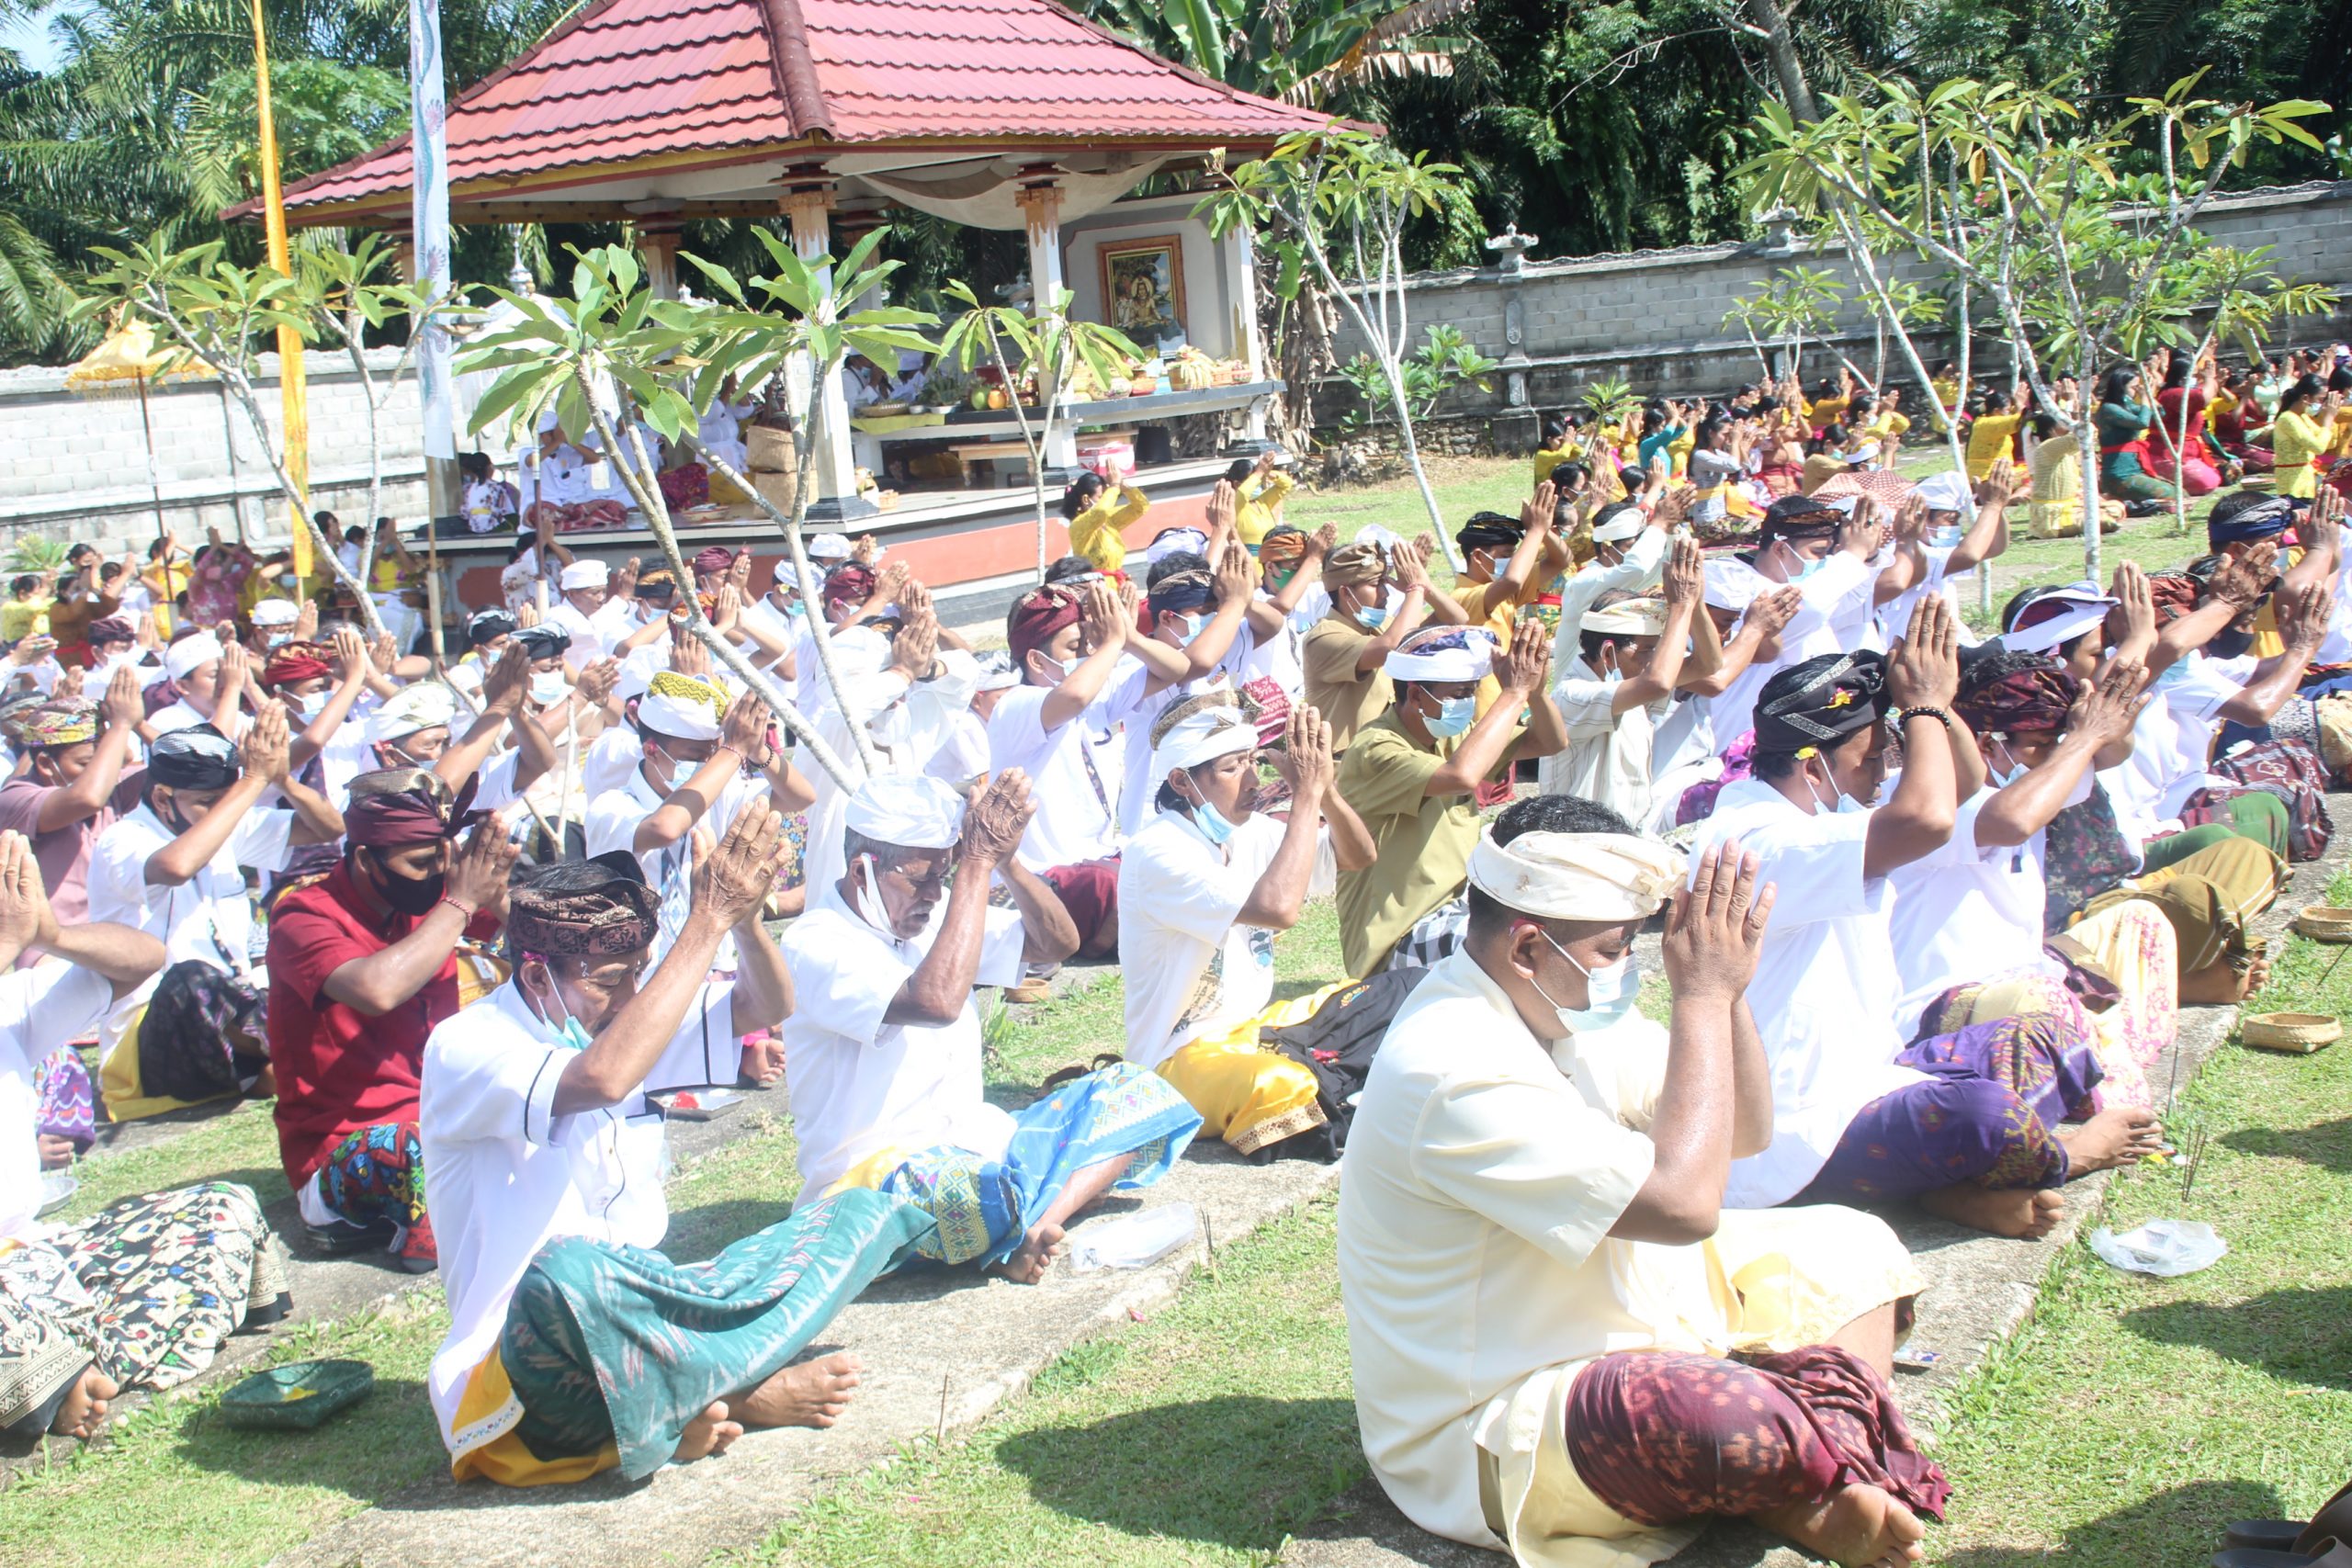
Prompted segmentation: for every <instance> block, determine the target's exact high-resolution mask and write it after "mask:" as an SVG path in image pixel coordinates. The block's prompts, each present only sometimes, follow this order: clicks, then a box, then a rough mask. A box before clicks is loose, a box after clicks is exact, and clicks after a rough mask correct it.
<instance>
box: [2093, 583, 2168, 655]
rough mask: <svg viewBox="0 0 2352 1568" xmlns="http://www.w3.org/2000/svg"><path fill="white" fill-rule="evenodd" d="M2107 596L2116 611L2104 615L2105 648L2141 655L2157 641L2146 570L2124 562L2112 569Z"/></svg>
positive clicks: (2151, 597)
mask: <svg viewBox="0 0 2352 1568" xmlns="http://www.w3.org/2000/svg"><path fill="white" fill-rule="evenodd" d="M2108 592H2109V593H2110V594H2111V595H2113V597H2114V599H2115V608H2113V609H2112V610H2109V612H2108V613H2107V624H2106V626H2105V631H2106V633H2107V640H2108V645H2109V647H2111V648H2118V649H2133V650H2136V651H2138V652H2140V653H2143V654H2144V653H2145V652H2146V651H2147V649H2150V648H2152V647H2154V645H2155V640H2156V596H2155V591H2154V589H2151V588H2150V587H2149V586H2148V574H2147V572H2146V570H2143V568H2142V567H2141V565H2140V563H2139V562H2138V561H2130V560H2127V561H2125V562H2124V563H2123V564H2122V565H2120V566H2119V567H2117V568H2116V569H2115V581H2114V583H2113V584H2112V585H2111V586H2110V587H2109V590H2108Z"/></svg>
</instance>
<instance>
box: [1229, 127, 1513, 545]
mask: <svg viewBox="0 0 2352 1568" xmlns="http://www.w3.org/2000/svg"><path fill="white" fill-rule="evenodd" d="M1461 173H1462V171H1461V170H1460V169H1459V168H1457V167H1455V166H1454V165H1453V164H1433V163H1430V161H1429V160H1428V157H1427V155H1426V154H1423V153H1418V152H1417V153H1414V154H1412V155H1411V156H1409V157H1408V156H1407V155H1406V154H1405V153H1404V152H1399V151H1398V150H1397V149H1396V148H1395V147H1392V146H1390V145H1389V144H1388V143H1387V142H1385V141H1382V140H1380V138H1378V137H1376V136H1373V135H1369V134H1367V133H1366V132H1363V131H1360V130H1349V129H1347V128H1346V127H1344V126H1342V125H1341V124H1340V123H1339V122H1338V121H1336V120H1335V121H1333V122H1332V123H1331V124H1330V125H1329V126H1328V127H1326V128H1324V129H1323V130H1305V131H1298V132H1296V133H1295V134H1293V135H1290V136H1286V137H1284V138H1283V140H1282V141H1280V142H1279V143H1277V144H1276V145H1275V147H1274V150H1273V151H1272V152H1269V153H1268V154H1267V155H1266V156H1265V157H1263V158H1260V159H1257V160H1255V161H1254V162H1251V163H1248V164H1242V165H1241V166H1240V167H1239V168H1238V169H1235V170H1234V171H1232V184H1231V188H1229V189H1227V190H1224V191H1221V192H1219V193H1217V194H1216V195H1214V196H1211V197H1206V198H1205V199H1204V200H1203V201H1202V202H1201V203H1200V205H1199V206H1198V207H1197V208H1195V209H1194V211H1195V212H1196V213H1198V214H1200V215H1202V216H1204V217H1205V218H1206V219H1207V220H1208V223H1209V229H1210V231H1211V232H1213V233H1216V234H1223V233H1225V232H1226V231H1228V230H1229V229H1231V228H1232V227H1233V226H1234V225H1235V224H1237V223H1246V224H1248V225H1250V228H1251V229H1252V230H1253V231H1256V232H1258V233H1261V234H1264V235H1267V236H1269V238H1268V240H1267V242H1266V243H1267V244H1268V247H1269V248H1270V249H1271V250H1272V251H1273V252H1274V253H1275V254H1276V255H1277V257H1278V258H1279V259H1280V261H1281V263H1282V270H1281V274H1280V276H1279V278H1278V280H1277V282H1276V285H1275V288H1276V292H1277V293H1280V294H1282V295H1283V297H1284V298H1291V297H1294V296H1295V295H1296V293H1297V291H1298V288H1299V284H1300V281H1301V275H1302V273H1303V272H1312V273H1313V274H1314V275H1315V276H1316V277H1317V278H1318V279H1320V280H1321V282H1322V285H1323V288H1325V290H1326V291H1328V292H1329V295H1330V296H1331V297H1332V298H1333V299H1337V300H1338V301H1339V303H1340V309H1341V310H1344V311H1345V312H1346V313H1347V316H1348V319H1349V320H1350V321H1353V322H1354V323H1355V325H1356V331H1357V332H1358V333H1361V334H1362V335H1363V341H1364V345H1365V347H1366V349H1367V350H1368V351H1369V352H1370V354H1371V355H1372V358H1373V359H1374V363H1375V365H1376V367H1377V370H1378V378H1379V383H1380V384H1381V385H1382V386H1383V387H1385V390H1386V396H1387V400H1388V406H1389V412H1391V413H1392V414H1394V415H1395V417H1396V420H1397V446H1398V449H1399V450H1400V451H1401V452H1402V453H1403V454H1404V457H1405V463H1406V466H1407V467H1408V468H1411V469H1412V472H1413V482H1414V483H1415V484H1416V485H1418V486H1419V487H1420V491H1421V502H1422V504H1423V505H1425V506H1426V507H1427V508H1428V509H1429V515H1430V533H1431V534H1432V535H1433V536H1435V537H1436V538H1437V539H1438V540H1439V541H1440V543H1441V544H1442V545H1443V546H1444V547H1445V549H1446V552H1447V555H1448V557H1449V558H1451V556H1452V554H1453V548H1452V546H1451V545H1450V544H1448V543H1446V528H1445V517H1444V514H1443V513H1441V512H1440V511H1439V510H1438V504H1437V492H1436V491H1433V490H1432V489H1430V479H1429V475H1428V473H1427V472H1426V471H1424V470H1423V468H1422V467H1421V450H1420V444H1419V440H1418V439H1417V438H1416V437H1415V434H1414V429H1413V423H1414V422H1413V409H1412V399H1411V394H1410V391H1409V389H1408V386H1407V384H1406V371H1405V357H1406V355H1407V354H1408V351H1409V350H1410V349H1411V347H1412V332H1411V323H1410V321H1408V318H1407V311H1406V294H1405V279H1406V276H1407V274H1406V268H1405V229H1406V227H1407V225H1408V224H1410V223H1411V222H1413V221H1414V220H1416V219H1419V218H1422V217H1425V216H1429V215H1431V214H1438V213H1442V212H1444V211H1447V210H1450V209H1453V208H1454V207H1455V206H1457V205H1458V204H1460V203H1462V202H1464V201H1465V200H1466V199H1467V198H1466V197H1464V194H1463V192H1462V190H1461V188H1460V187H1459V186H1457V185H1455V184H1454V180H1455V177H1456V176H1457V175H1460V174H1461Z"/></svg>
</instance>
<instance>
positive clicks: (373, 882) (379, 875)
mask: <svg viewBox="0 0 2352 1568" xmlns="http://www.w3.org/2000/svg"><path fill="white" fill-rule="evenodd" d="M369 858H370V859H371V860H372V859H373V856H372V855H371V856H370V857H369ZM448 881H449V878H448V876H447V874H446V873H443V872H438V871H436V872H435V873H434V874H432V875H430V876H425V877H409V876H393V875H391V874H389V873H387V872H386V871H384V870H383V868H382V867H381V866H380V865H377V866H372V867H370V868H369V869H368V890H369V891H371V892H373V893H374V894H375V895H376V897H379V898H381V899H382V900H383V901H384V902H385V903H387V904H390V906H391V907H392V909H393V911H394V912H395V913H397V914H402V915H423V914H427V913H429V912H431V910H432V908H433V906H434V905H435V904H438V903H439V902H441V894H442V891H443V890H444V889H445V888H446V887H447V886H448Z"/></svg>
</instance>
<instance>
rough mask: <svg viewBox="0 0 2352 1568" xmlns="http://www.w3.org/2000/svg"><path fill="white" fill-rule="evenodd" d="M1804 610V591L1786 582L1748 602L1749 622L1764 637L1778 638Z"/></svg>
mask: <svg viewBox="0 0 2352 1568" xmlns="http://www.w3.org/2000/svg"><path fill="white" fill-rule="evenodd" d="M1802 609H1804V590H1803V589H1801V588H1799V587H1798V586H1797V585H1796V584H1795V583H1793V582H1784V583H1782V584H1781V586H1780V587H1778V588H1773V589H1769V590H1767V591H1766V592H1762V593H1758V595H1757V596H1756V597H1755V598H1753V599H1751V600H1749V601H1748V602H1747V620H1748V623H1749V624H1750V625H1752V626H1755V627H1756V629H1757V630H1758V631H1759V632H1761V633H1762V634H1763V635H1764V636H1766V637H1778V636H1779V635H1780V634H1781V628H1783V627H1784V626H1787V625H1788V624H1789V623H1790V622H1791V621H1793V620H1795V619H1796V618H1797V612H1798V611H1799V610H1802Z"/></svg>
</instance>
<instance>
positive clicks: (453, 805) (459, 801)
mask: <svg viewBox="0 0 2352 1568" xmlns="http://www.w3.org/2000/svg"><path fill="white" fill-rule="evenodd" d="M480 784H481V779H480V777H478V776H477V777H474V778H469V779H468V780H467V781H466V787H465V788H464V789H463V790H461V791H459V792H458V794H457V795H455V796H452V795H450V793H449V785H448V783H447V780H445V779H443V778H442V777H441V776H440V775H439V774H438V773H431V772H428V771H427V770H425V769H424V768H384V769H380V770H379V771H378V772H375V773H361V774H360V775H359V776H358V777H356V778H355V779H353V780H352V781H351V804H350V805H348V806H346V807H344V808H343V830H344V837H345V840H348V841H349V842H351V843H353V844H355V845H356V844H365V845H367V846H368V848H370V849H378V850H399V849H406V848H408V847H410V846H411V845H413V844H433V843H438V842H440V841H441V840H444V839H454V838H456V837H457V836H458V833H460V832H461V831H463V830H464V829H465V826H466V824H467V822H468V821H469V819H470V814H469V812H468V810H467V807H469V806H470V805H472V804H473V798H474V791H475V789H476V787H477V786H479V785H480Z"/></svg>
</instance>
